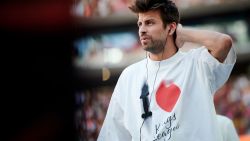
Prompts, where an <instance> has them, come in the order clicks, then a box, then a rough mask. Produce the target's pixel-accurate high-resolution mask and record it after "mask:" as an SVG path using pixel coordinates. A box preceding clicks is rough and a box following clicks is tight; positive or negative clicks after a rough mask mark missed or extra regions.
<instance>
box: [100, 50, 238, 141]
mask: <svg viewBox="0 0 250 141" xmlns="http://www.w3.org/2000/svg"><path fill="white" fill-rule="evenodd" d="M229 56H230V57H229ZM235 62H236V54H235V52H234V49H233V48H232V49H231V50H230V53H229V55H228V56H227V58H226V60H225V61H224V63H220V62H219V61H218V60H216V59H215V58H214V57H213V56H212V55H211V54H210V53H209V52H208V50H207V49H206V48H205V47H201V48H198V49H192V50H190V51H188V52H181V51H178V52H177V53H176V54H175V55H173V56H172V57H170V58H168V59H166V60H163V61H153V60H150V59H149V58H147V59H144V60H142V61H140V62H137V63H135V64H132V65H130V66H129V67H127V68H126V69H125V70H124V71H123V72H122V74H121V75H120V77H119V79H118V82H117V85H116V87H115V89H114V92H113V95H112V98H111V101H110V105H109V108H108V111H107V115H106V117H105V120H104V123H103V126H102V129H101V131H100V134H99V136H98V139H97V140H98V141H140V136H141V141H222V136H221V133H220V129H219V127H218V124H217V120H216V112H215V109H214V104H213V94H214V93H215V92H216V90H218V88H220V87H221V86H222V85H223V84H224V83H225V82H226V81H227V79H228V78H229V75H230V73H231V71H232V68H233V66H234V64H235ZM159 65H160V67H159ZM158 68H159V71H158V73H157V70H158ZM147 72H148V79H147ZM156 74H157V77H155V76H156ZM155 79H156V81H155V84H154V80H155ZM145 81H147V82H148V86H149V92H150V95H149V96H148V97H149V99H150V101H151V102H150V108H149V110H150V111H152V113H153V114H152V116H151V117H149V118H147V119H146V120H145V122H144V124H143V126H142V123H143V119H142V117H141V115H142V113H143V111H142V105H141V99H140V95H141V89H142V86H143V84H144V82H145ZM153 87H154V91H153ZM141 126H142V128H141ZM140 128H141V134H140Z"/></svg>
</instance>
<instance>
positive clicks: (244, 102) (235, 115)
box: [214, 75, 250, 135]
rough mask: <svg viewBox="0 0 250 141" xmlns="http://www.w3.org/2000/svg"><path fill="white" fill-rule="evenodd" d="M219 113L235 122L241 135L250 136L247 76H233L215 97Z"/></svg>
mask: <svg viewBox="0 0 250 141" xmlns="http://www.w3.org/2000/svg"><path fill="white" fill-rule="evenodd" d="M214 101H215V107H216V110H217V113H219V114H222V115H225V116H227V117H229V118H230V119H232V120H233V122H234V125H235V127H236V130H237V132H238V134H239V135H243V134H250V81H249V78H248V77H247V76H245V75H241V76H231V78H230V79H229V81H227V83H226V84H225V85H224V86H223V87H222V88H220V89H219V90H218V91H217V92H216V95H215V97H214Z"/></svg>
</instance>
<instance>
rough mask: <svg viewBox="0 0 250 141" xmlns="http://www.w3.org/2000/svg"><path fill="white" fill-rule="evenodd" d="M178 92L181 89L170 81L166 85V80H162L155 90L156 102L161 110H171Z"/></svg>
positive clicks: (178, 94)
mask: <svg viewBox="0 0 250 141" xmlns="http://www.w3.org/2000/svg"><path fill="white" fill-rule="evenodd" d="M180 93H181V90H180V88H179V87H178V86H177V85H176V84H174V83H173V82H171V83H170V85H166V82H165V81H162V82H161V84H160V86H159V88H158V90H157V92H156V102H157V104H158V105H159V106H160V107H161V108H162V109H163V110H165V111H166V112H171V111H172V109H173V108H174V106H175V104H176V102H177V100H178V98H179V96H180Z"/></svg>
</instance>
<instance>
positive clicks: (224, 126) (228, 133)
mask: <svg viewBox="0 0 250 141" xmlns="http://www.w3.org/2000/svg"><path fill="white" fill-rule="evenodd" d="M217 120H218V124H219V126H220V130H221V133H222V137H223V141H239V140H240V139H239V136H238V134H237V131H236V129H235V127H234V124H233V122H232V120H231V119H229V118H228V117H226V116H222V115H217Z"/></svg>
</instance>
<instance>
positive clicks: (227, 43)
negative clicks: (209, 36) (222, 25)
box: [221, 34, 233, 52]
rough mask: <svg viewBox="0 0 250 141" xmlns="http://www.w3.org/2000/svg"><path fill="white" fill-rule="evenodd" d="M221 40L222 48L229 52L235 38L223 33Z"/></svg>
mask: <svg viewBox="0 0 250 141" xmlns="http://www.w3.org/2000/svg"><path fill="white" fill-rule="evenodd" d="M221 42H222V43H221V47H222V50H224V51H227V52H229V50H230V49H231V47H232V44H233V39H232V38H231V36H229V35H227V34H223V35H222V37H221Z"/></svg>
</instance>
